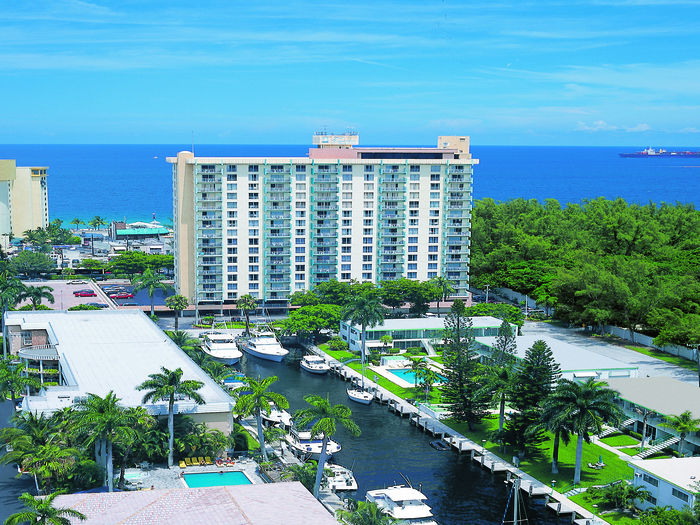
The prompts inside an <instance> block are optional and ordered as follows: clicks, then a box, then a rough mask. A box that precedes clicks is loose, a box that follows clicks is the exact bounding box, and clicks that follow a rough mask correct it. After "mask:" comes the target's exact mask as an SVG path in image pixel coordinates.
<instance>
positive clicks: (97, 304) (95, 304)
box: [85, 303, 109, 308]
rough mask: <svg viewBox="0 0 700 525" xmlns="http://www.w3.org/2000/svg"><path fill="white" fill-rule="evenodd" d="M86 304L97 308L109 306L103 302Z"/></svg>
mask: <svg viewBox="0 0 700 525" xmlns="http://www.w3.org/2000/svg"><path fill="white" fill-rule="evenodd" d="M85 304H86V305H87V306H96V307H97V308H109V305H108V304H105V303H85Z"/></svg>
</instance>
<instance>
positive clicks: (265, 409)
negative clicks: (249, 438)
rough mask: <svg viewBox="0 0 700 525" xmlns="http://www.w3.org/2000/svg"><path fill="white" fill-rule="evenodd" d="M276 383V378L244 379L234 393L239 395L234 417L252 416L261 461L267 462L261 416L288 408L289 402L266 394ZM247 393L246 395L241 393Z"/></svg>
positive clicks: (283, 398) (274, 394) (234, 408)
mask: <svg viewBox="0 0 700 525" xmlns="http://www.w3.org/2000/svg"><path fill="white" fill-rule="evenodd" d="M275 381H277V376H271V377H266V378H265V379H260V377H258V378H257V379H252V378H250V377H246V378H245V379H244V380H243V385H242V386H240V387H238V388H236V389H235V390H234V393H236V394H240V395H239V396H238V399H237V400H236V405H235V406H234V407H233V413H234V415H239V416H240V417H247V416H251V415H254V416H255V419H256V420H257V423H258V440H259V441H260V448H261V449H262V453H263V459H264V460H265V461H267V449H266V448H265V436H264V434H263V430H262V414H263V413H264V414H269V413H270V411H271V410H272V408H273V407H274V408H277V409H286V408H289V401H287V398H286V397H284V396H283V395H282V394H278V393H277V392H268V390H267V389H268V388H270V386H271V385H272V383H274V382H275ZM243 392H248V393H245V394H244V393H243Z"/></svg>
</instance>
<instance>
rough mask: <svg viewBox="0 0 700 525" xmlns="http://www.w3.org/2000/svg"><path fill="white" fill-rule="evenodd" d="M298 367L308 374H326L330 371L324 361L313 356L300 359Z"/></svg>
mask: <svg viewBox="0 0 700 525" xmlns="http://www.w3.org/2000/svg"><path fill="white" fill-rule="evenodd" d="M299 366H300V367H301V369H302V370H306V371H307V372H309V373H310V374H327V373H328V372H329V371H330V369H331V367H330V365H329V364H328V363H327V362H326V360H325V359H323V358H322V357H320V356H317V355H313V354H309V355H305V356H304V357H302V358H301V361H300V362H299Z"/></svg>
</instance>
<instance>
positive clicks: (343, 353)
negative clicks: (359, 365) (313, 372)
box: [318, 343, 359, 361]
mask: <svg viewBox="0 0 700 525" xmlns="http://www.w3.org/2000/svg"><path fill="white" fill-rule="evenodd" d="M318 347H319V348H320V349H321V350H322V351H323V352H325V353H326V354H328V355H329V356H331V357H332V358H334V359H337V360H338V361H345V360H346V359H351V358H353V359H359V357H358V356H357V355H356V354H353V353H352V352H348V351H347V350H330V349H329V348H328V345H327V344H326V343H323V344H321V345H318Z"/></svg>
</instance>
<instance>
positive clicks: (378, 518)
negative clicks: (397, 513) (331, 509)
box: [336, 501, 399, 525]
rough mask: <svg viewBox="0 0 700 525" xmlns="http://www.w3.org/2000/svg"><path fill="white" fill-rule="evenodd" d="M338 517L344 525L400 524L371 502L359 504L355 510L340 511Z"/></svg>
mask: <svg viewBox="0 0 700 525" xmlns="http://www.w3.org/2000/svg"><path fill="white" fill-rule="evenodd" d="M336 516H337V518H338V520H339V521H340V523H342V524H343V525H396V524H397V523H398V522H399V520H397V519H396V518H392V517H391V516H389V515H388V514H384V513H383V512H382V510H381V509H380V508H379V507H378V506H377V504H376V503H374V502H369V501H360V502H358V503H357V508H356V509H354V510H339V511H338V512H337V513H336Z"/></svg>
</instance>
